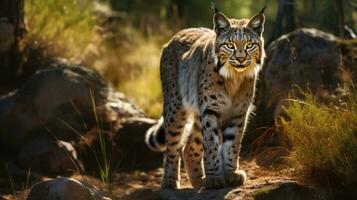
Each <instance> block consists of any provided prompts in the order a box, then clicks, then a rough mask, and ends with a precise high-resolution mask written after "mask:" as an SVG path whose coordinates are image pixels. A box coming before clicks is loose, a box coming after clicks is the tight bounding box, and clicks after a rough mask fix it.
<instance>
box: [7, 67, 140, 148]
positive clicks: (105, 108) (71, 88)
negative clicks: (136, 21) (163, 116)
mask: <svg viewBox="0 0 357 200" xmlns="http://www.w3.org/2000/svg"><path fill="white" fill-rule="evenodd" d="M93 104H95V112H96V114H97V116H98V118H99V119H100V121H102V122H103V121H104V122H103V123H104V125H106V124H110V123H112V122H116V121H119V120H121V119H123V118H127V117H133V116H142V115H143V112H142V110H140V109H139V108H138V107H136V106H135V105H133V104H132V103H131V102H130V101H129V100H128V99H127V98H126V97H125V96H124V95H123V94H121V93H119V92H116V91H115V90H114V89H113V88H112V87H111V86H108V85H107V84H106V83H105V81H104V80H103V79H102V78H101V77H100V75H99V74H98V73H96V72H95V71H94V70H92V69H89V68H86V67H83V66H81V65H74V64H69V63H68V62H66V61H65V60H59V61H56V62H54V63H53V64H51V65H50V66H49V67H47V68H45V69H42V70H39V71H38V72H36V73H35V74H34V75H33V76H32V77H31V78H30V79H29V80H28V81H26V82H25V83H24V85H23V86H22V87H21V88H19V89H18V90H17V91H13V92H12V93H10V94H8V95H6V96H2V97H1V98H0V143H1V145H4V146H6V147H7V148H11V149H13V150H16V151H18V150H19V148H20V147H21V145H23V144H25V143H26V142H27V141H29V140H31V139H32V138H34V137H37V136H41V137H49V138H54V137H55V138H57V139H59V140H63V141H72V140H73V141H76V142H77V141H79V139H80V138H81V136H80V134H83V133H86V132H87V131H88V130H90V129H91V128H92V127H96V126H98V123H97V120H96V118H95V114H94V113H95V112H94V110H93Z"/></svg>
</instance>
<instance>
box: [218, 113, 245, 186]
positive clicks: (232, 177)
mask: <svg viewBox="0 0 357 200" xmlns="http://www.w3.org/2000/svg"><path fill="white" fill-rule="evenodd" d="M245 118H246V114H245V113H241V114H238V115H237V116H235V117H234V118H232V119H230V120H229V121H228V122H227V123H226V124H225V125H224V126H223V128H222V129H223V145H222V156H223V167H224V176H225V180H226V184H227V185H229V186H241V185H242V184H243V183H244V181H245V180H246V174H245V172H244V171H243V170H238V169H239V152H240V146H241V142H242V137H243V132H244V127H245V123H246V120H245Z"/></svg>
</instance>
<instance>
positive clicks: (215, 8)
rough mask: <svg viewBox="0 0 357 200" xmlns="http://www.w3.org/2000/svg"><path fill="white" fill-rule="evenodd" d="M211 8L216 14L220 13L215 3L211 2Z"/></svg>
mask: <svg viewBox="0 0 357 200" xmlns="http://www.w3.org/2000/svg"><path fill="white" fill-rule="evenodd" d="M211 8H212V10H213V11H214V13H218V12H219V10H218V8H217V6H216V2H215V1H211Z"/></svg>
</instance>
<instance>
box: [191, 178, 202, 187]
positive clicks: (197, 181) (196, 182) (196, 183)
mask: <svg viewBox="0 0 357 200" xmlns="http://www.w3.org/2000/svg"><path fill="white" fill-rule="evenodd" d="M190 182H191V185H192V187H193V188H195V189H200V188H201V187H202V186H203V179H202V177H198V178H195V179H192V180H191V179H190Z"/></svg>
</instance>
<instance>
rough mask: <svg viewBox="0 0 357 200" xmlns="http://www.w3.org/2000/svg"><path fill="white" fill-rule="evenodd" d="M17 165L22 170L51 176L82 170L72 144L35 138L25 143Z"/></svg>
mask: <svg viewBox="0 0 357 200" xmlns="http://www.w3.org/2000/svg"><path fill="white" fill-rule="evenodd" d="M18 163H19V164H20V166H21V167H22V168H24V169H31V170H33V171H39V172H42V173H46V174H52V175H58V174H63V173H66V172H67V173H70V172H73V171H78V170H79V171H81V170H82V168H83V167H82V165H81V163H80V162H79V161H78V156H77V152H76V150H75V149H74V148H73V146H72V144H70V143H68V142H64V141H60V140H58V141H54V140H50V139H47V138H35V139H33V140H31V141H30V142H28V143H26V144H25V145H24V146H23V147H22V148H21V151H20V153H19V155H18Z"/></svg>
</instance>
